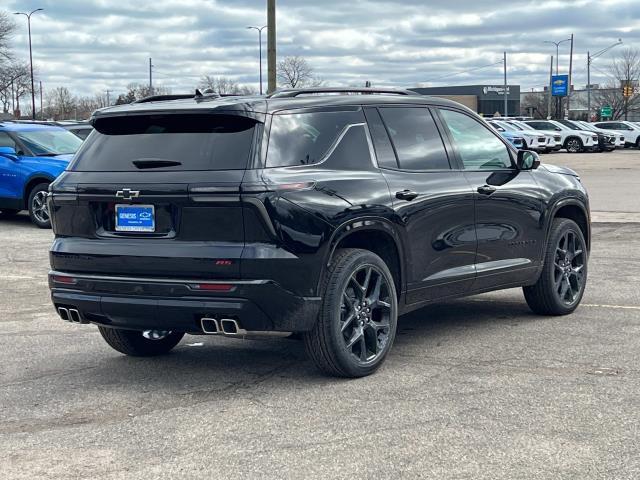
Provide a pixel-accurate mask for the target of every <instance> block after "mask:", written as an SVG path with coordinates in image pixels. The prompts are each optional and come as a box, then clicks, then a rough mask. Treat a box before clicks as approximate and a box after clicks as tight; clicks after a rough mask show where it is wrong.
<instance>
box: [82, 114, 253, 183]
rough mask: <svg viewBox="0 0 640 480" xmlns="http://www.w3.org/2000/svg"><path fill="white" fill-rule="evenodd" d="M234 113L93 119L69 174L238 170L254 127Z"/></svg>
mask: <svg viewBox="0 0 640 480" xmlns="http://www.w3.org/2000/svg"><path fill="white" fill-rule="evenodd" d="M257 125H258V124H257V122H256V121H255V120H252V119H249V118H245V117H240V116H237V115H220V114H217V115H206V114H205V115H181V114H169V115H133V116H127V117H110V118H104V119H98V120H97V121H96V123H95V125H94V126H95V132H94V133H93V134H92V135H90V136H89V138H87V140H86V141H85V143H84V144H83V146H82V147H81V149H80V150H79V151H78V153H77V155H76V158H75V160H74V162H73V164H72V165H71V166H70V170H74V171H110V172H122V171H140V170H141V169H153V170H154V171H157V170H169V171H181V170H242V169H245V168H246V167H247V164H248V161H249V156H250V153H251V151H252V147H253V143H254V142H253V140H254V135H255V132H256V128H257Z"/></svg>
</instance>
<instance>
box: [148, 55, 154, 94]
mask: <svg viewBox="0 0 640 480" xmlns="http://www.w3.org/2000/svg"><path fill="white" fill-rule="evenodd" d="M152 71H153V64H152V63H151V57H149V96H151V95H153V73H152Z"/></svg>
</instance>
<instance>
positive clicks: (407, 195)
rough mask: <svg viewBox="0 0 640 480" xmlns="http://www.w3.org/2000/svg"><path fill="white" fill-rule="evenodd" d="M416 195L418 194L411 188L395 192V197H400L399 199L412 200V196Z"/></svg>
mask: <svg viewBox="0 0 640 480" xmlns="http://www.w3.org/2000/svg"><path fill="white" fill-rule="evenodd" d="M417 196H418V194H417V193H416V192H413V191H411V190H408V189H405V190H402V191H400V192H396V198H398V199H400V200H409V201H411V200H413V199H414V198H416V197H417Z"/></svg>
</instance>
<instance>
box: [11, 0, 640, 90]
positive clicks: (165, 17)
mask: <svg viewBox="0 0 640 480" xmlns="http://www.w3.org/2000/svg"><path fill="white" fill-rule="evenodd" d="M25 4H26V5H25ZM32 4H33V7H34V8H35V7H43V8H44V9H45V11H44V12H39V13H37V14H36V15H34V17H33V19H32V28H33V47H34V63H35V66H36V68H37V72H38V76H39V78H40V79H41V80H42V81H43V83H44V84H45V87H49V88H51V87H55V86H58V85H65V86H67V87H69V89H70V90H72V91H73V92H74V93H77V94H91V93H93V92H96V91H99V90H104V89H107V88H108V89H110V90H115V91H122V90H124V88H125V86H126V85H127V83H130V82H145V81H146V80H147V75H148V72H147V68H148V64H147V62H148V58H149V57H150V56H151V57H153V63H154V65H155V70H156V82H157V83H159V84H165V85H167V86H170V87H171V88H172V90H173V91H175V92H178V91H191V90H192V88H193V87H194V85H195V84H196V83H197V80H198V77H199V76H200V75H203V74H209V75H227V76H232V77H234V78H235V79H236V80H238V81H240V82H241V83H252V84H253V85H255V86H257V77H258V68H257V64H258V60H257V57H258V55H257V54H258V52H257V34H256V32H255V31H251V30H247V29H246V27H247V26H248V25H263V24H265V23H266V12H265V7H264V4H265V2H264V0H234V1H222V0H210V1H202V0H134V1H131V0H129V1H127V2H123V1H120V0H83V1H82V2H80V1H78V0H39V1H38V2H37V5H36V3H33V2H32V1H30V0H29V1H26V0H5V1H4V2H3V7H0V9H4V10H5V11H8V12H13V11H16V10H25V9H27V8H28V7H31V6H32ZM634 5H636V6H637V0H610V1H606V2H604V1H601V0H562V1H560V0H550V1H545V2H537V1H535V0H511V1H509V2H506V3H505V2H503V1H502V0H501V1H497V0H492V1H478V0H456V1H451V0H430V1H428V2H425V1H424V0H404V1H392V0H369V1H365V0H352V1H350V2H344V1H337V0H323V1H322V2H318V1H317V0H314V1H310V0H278V53H279V55H280V56H286V55H303V56H304V57H305V58H307V60H308V61H309V63H310V64H311V65H312V66H313V67H314V68H315V70H316V74H317V75H318V76H320V77H321V78H323V79H325V80H326V81H327V82H328V83H329V84H333V85H339V84H341V83H342V84H353V83H354V82H364V80H371V81H373V82H374V84H379V85H396V86H399V87H407V86H415V85H418V84H419V83H421V82H425V81H428V80H429V79H434V78H437V79H439V80H438V81H436V82H434V84H446V83H463V82H464V83H470V82H473V83H476V82H477V83H485V82H495V81H496V79H497V78H498V77H500V67H492V68H486V69H480V70H476V71H474V72H472V73H469V74H466V75H452V76H447V77H445V76H446V75H451V74H454V73H458V72H461V71H465V70H469V69H473V68H475V67H478V66H481V65H486V64H489V63H493V62H496V61H498V60H500V58H501V56H502V52H503V51H504V50H506V51H507V52H508V54H509V62H508V63H509V69H510V81H511V82H513V83H519V84H521V85H522V87H523V88H529V87H532V86H540V85H542V84H544V83H545V82H546V78H547V75H548V73H547V72H548V68H549V67H548V65H549V55H551V54H552V53H553V54H555V48H553V49H551V48H549V45H545V44H544V43H543V41H544V40H558V39H562V38H566V37H567V36H568V35H569V34H571V33H574V34H575V35H576V42H575V52H576V55H575V57H574V65H575V70H574V83H575V84H577V85H580V84H584V83H585V82H586V78H585V77H586V75H585V73H586V72H585V70H586V69H585V65H584V63H585V54H586V51H587V50H591V51H597V50H600V49H602V48H604V47H606V46H608V45H609V44H611V43H613V42H614V41H615V40H616V39H617V38H618V37H620V36H622V37H623V40H624V42H625V44H626V45H627V46H638V47H640V33H639V32H640V11H639V10H638V9H637V8H633V7H634ZM16 23H17V25H18V26H19V34H18V35H16V36H15V39H14V45H15V47H16V53H17V54H18V55H19V56H20V57H21V58H23V59H25V60H26V59H27V58H28V51H27V37H26V24H25V21H24V18H23V17H16ZM265 33H266V32H265ZM263 38H264V40H265V52H264V53H265V63H264V67H265V70H266V34H265V35H264V37H263ZM566 47H567V46H566V44H565V45H563V51H562V55H561V58H560V62H561V67H562V65H565V64H566V63H568V60H567V59H568V55H567V54H568V48H566ZM552 50H553V51H552ZM613 54H615V50H613V51H612V52H611V55H613ZM607 63H608V59H607V58H606V57H601V58H600V59H598V66H599V68H600V70H606V66H607ZM592 73H593V74H594V77H595V78H594V80H593V81H594V82H598V81H602V80H603V78H602V73H600V72H592ZM598 76H601V78H598ZM441 77H445V78H443V79H441V80H440V78H441Z"/></svg>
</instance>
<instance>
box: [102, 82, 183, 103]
mask: <svg viewBox="0 0 640 480" xmlns="http://www.w3.org/2000/svg"><path fill="white" fill-rule="evenodd" d="M169 93H171V89H169V88H167V87H163V86H162V85H154V87H153V95H168V94H169ZM150 95H151V91H150V90H149V85H147V84H141V83H130V84H129V85H127V91H126V92H125V93H121V94H120V95H118V96H117V97H116V105H122V104H124V103H131V102H135V101H136V100H141V99H143V98H145V97H148V96H150ZM105 102H106V100H105Z"/></svg>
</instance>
